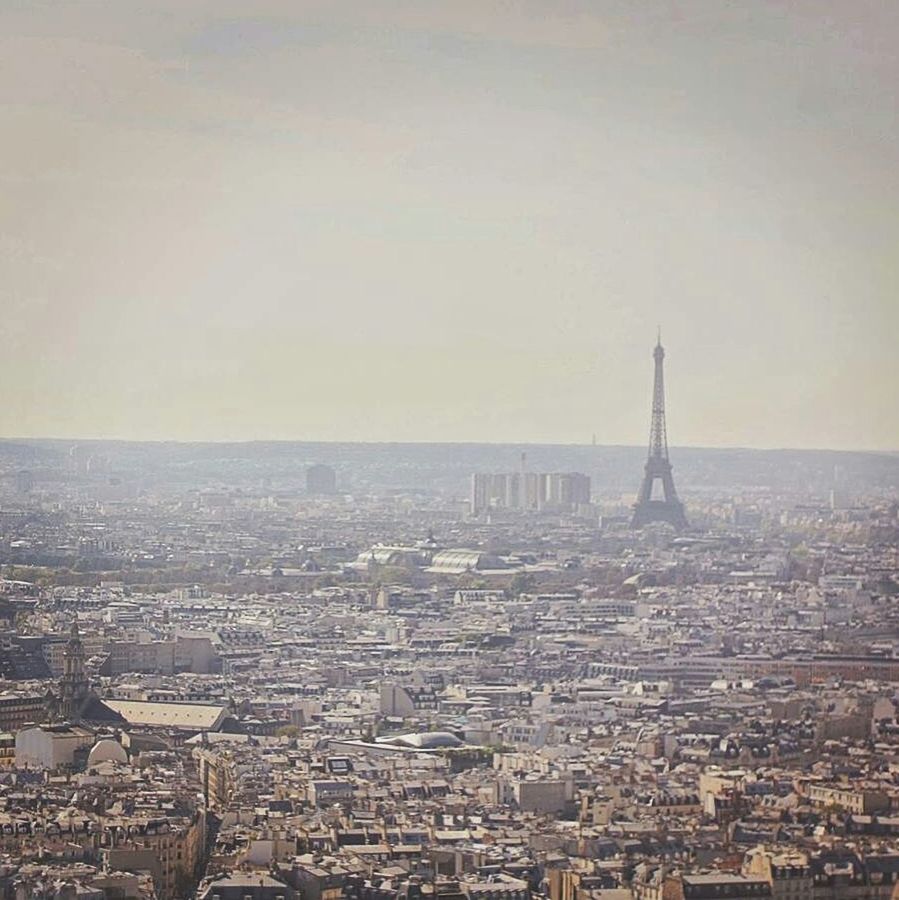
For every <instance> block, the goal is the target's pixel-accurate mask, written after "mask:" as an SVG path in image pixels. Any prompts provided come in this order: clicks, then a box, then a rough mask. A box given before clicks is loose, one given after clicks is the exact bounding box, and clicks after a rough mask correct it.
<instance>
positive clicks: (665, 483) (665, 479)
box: [631, 333, 687, 529]
mask: <svg viewBox="0 0 899 900" xmlns="http://www.w3.org/2000/svg"><path fill="white" fill-rule="evenodd" d="M652 356H653V359H654V360H655V364H656V368H655V380H654V381H653V388H652V425H651V426H650V429H649V456H648V457H647V458H646V466H645V467H644V469H643V483H642V484H641V485H640V493H639V494H638V495H637V502H636V503H635V504H634V517H633V519H631V528H642V527H643V526H644V525H647V524H648V523H649V522H668V524H669V525H673V526H674V527H675V528H677V529H681V528H686V527H687V517H686V516H685V515H684V505H683V504H682V503H681V502H680V500H678V497H677V491H675V489H674V479H673V478H672V477H671V463H670V462H669V460H668V434H667V431H666V429H665V375H664V372H663V364H664V360H665V351H664V349H663V348H662V336H661V333H660V334H659V338H658V341H657V343H656V346H655V350H653V351H652ZM657 481H660V482H661V483H662V496H663V498H664V499H656V500H654V499H653V496H652V489H653V486H654V485H655V483H656V482H657Z"/></svg>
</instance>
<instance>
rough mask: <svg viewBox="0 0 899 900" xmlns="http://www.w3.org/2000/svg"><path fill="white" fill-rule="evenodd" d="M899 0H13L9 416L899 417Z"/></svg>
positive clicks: (625, 429) (776, 427)
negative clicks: (655, 412)
mask: <svg viewBox="0 0 899 900" xmlns="http://www.w3.org/2000/svg"><path fill="white" fill-rule="evenodd" d="M897 48H899V3H897V2H896V0H878V2H874V0H779V2H774V0H771V2H765V0H739V2H727V0H646V2H634V0H592V2H580V3H578V2H566V0H534V2H512V0H507V2H492V0H444V2H439V3H438V2H428V0H406V2H395V3H392V2H381V0H356V2H339V0H326V2H305V0H293V2H286V0H282V2H278V0H255V2H252V0H242V2H230V0H170V2H163V0H141V2H137V0H102V2H100V0H96V2H89V0H86V2H82V0H60V2H39V0H2V3H0V112H2V120H0V121H2V140H0V180H2V192H0V340H2V343H0V346H2V352H3V367H2V372H3V378H2V386H3V393H2V403H0V435H5V436H39V435H41V436H73V437H127V438H171V439H187V440H191V439H202V440H205V439H210V440H216V439H229V440H231V439H270V438H295V439H326V440H327V439H359V440H494V441H520V440H523V441H553V442H587V441H589V440H590V438H591V435H592V434H593V433H594V432H595V433H596V437H597V441H598V442H600V443H628V444H638V443H643V442H644V441H645V439H646V435H647V431H648V427H649V407H650V391H651V384H652V359H651V350H652V345H653V343H654V339H655V331H656V326H657V325H661V327H662V334H663V341H664V343H665V345H666V348H667V352H668V357H667V371H666V374H667V382H668V385H667V386H668V420H669V437H670V440H671V443H672V444H674V445H677V444H701V445H746V446H762V447H764V446H796V447H834V448H870V449H891V450H892V449H899V415H897V405H899V404H897V399H899V398H897V384H899V364H897V351H896V338H897V334H899V124H897V108H899V106H897V100H899V57H897V54H899V50H897Z"/></svg>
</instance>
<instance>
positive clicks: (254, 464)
mask: <svg viewBox="0 0 899 900" xmlns="http://www.w3.org/2000/svg"><path fill="white" fill-rule="evenodd" d="M522 453H525V454H526V462H525V465H526V466H527V468H528V469H530V470H531V471H579V472H584V473H586V474H587V475H589V476H590V477H591V478H592V479H593V486H594V492H604V491H608V492H610V493H614V492H615V491H624V492H632V491H635V490H636V488H637V486H638V484H639V481H640V476H641V473H642V467H643V462H644V459H645V456H646V449H645V448H644V447H625V446H591V445H571V444H567V445H566V444H474V443H460V444H437V443H420V444H419V443H415V444H410V443H325V442H301V441H259V442H247V443H176V442H158V443H154V442H138V441H134V442H129V441H71V440H12V441H9V440H8V441H0V468H2V470H3V471H4V472H5V473H6V474H9V473H10V472H15V471H17V470H28V471H31V472H32V473H33V474H34V476H35V479H36V481H37V482H40V481H41V480H42V478H44V477H47V478H51V479H52V480H59V479H60V477H61V476H64V475H65V474H66V473H68V477H72V478H74V477H90V478H103V477H120V478H124V479H128V480H131V479H136V480H138V481H140V482H141V483H142V484H144V485H145V486H150V485H153V484H165V483H169V484H172V485H173V486H175V485H178V486H181V487H182V488H186V487H189V486H196V487H208V486H213V485H226V486H232V487H239V486H241V485H246V486H247V487H250V486H258V485H259V484H260V483H265V484H268V485H269V486H271V487H272V488H273V489H277V488H279V487H284V488H291V487H296V486H297V485H300V484H301V483H302V481H303V478H304V475H305V469H306V467H308V466H309V465H312V464H314V463H325V464H327V465H330V466H333V467H334V468H335V469H336V470H337V473H338V477H339V480H340V484H341V485H342V486H344V487H345V488H347V489H351V490H359V489H381V490H385V489H396V490H402V489H407V490H437V491H440V492H444V493H453V494H459V495H464V494H466V493H467V485H468V478H469V476H470V474H471V473H472V472H505V471H517V470H518V469H519V467H520V466H521V454H522ZM671 460H672V463H673V464H674V468H675V479H676V481H677V485H678V488H679V489H680V491H681V492H682V493H683V492H689V491H700V490H703V489H722V488H724V489H739V488H759V487H763V488H764V487H767V488H770V489H772V490H780V489H787V490H789V489H802V490H808V491H813V492H822V493H826V492H828V491H829V490H830V489H831V488H832V487H834V486H835V485H836V486H838V487H839V488H842V489H845V490H848V491H856V492H868V491H870V492H882V491H885V490H888V489H890V488H894V489H895V488H899V454H896V453H860V452H849V451H836V450H751V449H739V448H733V449H729V448H728V449H721V448H700V447H673V448H672V449H671ZM88 461H90V465H88V464H87V462H88Z"/></svg>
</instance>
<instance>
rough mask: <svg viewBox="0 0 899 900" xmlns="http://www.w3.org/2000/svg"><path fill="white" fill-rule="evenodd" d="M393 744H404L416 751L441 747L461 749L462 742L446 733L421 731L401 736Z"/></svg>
mask: <svg viewBox="0 0 899 900" xmlns="http://www.w3.org/2000/svg"><path fill="white" fill-rule="evenodd" d="M393 743H395V744H405V745H406V746H407V747H415V748H416V749H418V750H437V749H439V748H441V747H461V746H462V741H460V740H459V738H457V737H456V736H455V735H454V734H450V732H448V731H421V732H417V733H413V734H403V735H400V736H399V737H396V738H394V739H393Z"/></svg>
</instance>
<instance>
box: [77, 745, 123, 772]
mask: <svg viewBox="0 0 899 900" xmlns="http://www.w3.org/2000/svg"><path fill="white" fill-rule="evenodd" d="M102 762H118V763H127V762H128V754H127V753H126V752H125V748H124V747H123V746H122V745H121V744H120V743H119V742H118V741H114V740H112V739H111V738H105V739H104V740H102V741H97V743H96V744H94V746H93V747H91V752H90V753H89V754H88V756H87V765H88V768H90V767H91V766H96V765H97V764H98V763H102Z"/></svg>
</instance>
